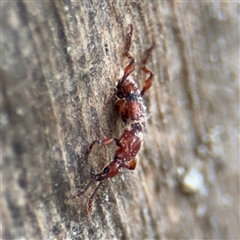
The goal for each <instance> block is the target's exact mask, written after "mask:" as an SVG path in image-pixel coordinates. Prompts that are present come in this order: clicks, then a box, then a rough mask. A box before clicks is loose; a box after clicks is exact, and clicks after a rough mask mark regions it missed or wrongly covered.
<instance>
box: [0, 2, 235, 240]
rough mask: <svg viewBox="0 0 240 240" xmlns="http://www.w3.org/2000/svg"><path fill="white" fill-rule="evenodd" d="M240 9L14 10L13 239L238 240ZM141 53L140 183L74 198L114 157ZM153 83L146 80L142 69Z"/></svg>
mask: <svg viewBox="0 0 240 240" xmlns="http://www.w3.org/2000/svg"><path fill="white" fill-rule="evenodd" d="M238 10H239V4H238V3H228V4H227V3H220V2H201V1H194V2H186V1H185V2H179V1H167V0H166V1H157V0H155V1H124V0H117V1H97V0H93V1H89V0H84V1H76V2H71V1H67V0H66V1H63V0H62V1H57V0H51V1H49V2H46V1H35V2H34V1H33V2H31V1H30V2H29V1H26V0H23V1H14V2H7V1H5V2H1V16H2V18H1V100H2V109H1V139H2V151H1V152H2V162H1V163H2V164H1V166H2V168H1V172H2V176H3V182H2V189H1V190H2V191H1V203H2V222H3V232H2V238H3V239H19V238H24V239H25V238H26V239H56V238H57V239H66V238H68V239H88V238H89V239H113V238H116V239H162V238H164V239H180V238H181V239H193V238H195V239H196V238H198V239H203V238H204V239H221V238H222V239H223V238H224V239H234V238H238V236H239V235H238V234H239V232H238V224H239V218H238V210H239V206H238V201H239V195H238V194H239V192H238V190H239V170H238V157H239V155H238V154H239V151H238V133H237V132H238V131H237V130H236V128H238V124H239V122H238V121H239V105H238V100H239V99H238V97H239V96H238V81H237V80H238V78H239V75H238V73H239V55H238V54H239V51H238V49H239V25H238V24H239V21H238V19H239V12H238ZM129 23H132V24H133V26H134V35H133V43H132V48H131V53H132V54H133V56H134V57H135V58H136V59H137V60H138V61H141V56H142V55H143V52H144V50H145V49H147V48H148V47H149V46H150V45H151V43H152V42H153V41H154V42H155V44H156V46H155V48H154V50H153V52H152V55H151V57H150V59H149V61H148V63H147V66H148V67H149V68H150V69H151V70H152V71H153V73H154V84H153V87H152V88H151V89H150V91H149V92H148V93H146V97H145V100H146V105H147V106H148V115H149V116H148V117H149V120H148V125H147V128H146V130H145V136H144V139H145V142H144V146H143V147H142V151H141V153H140V154H139V155H138V164H137V168H136V170H135V171H134V172H131V171H123V173H122V174H120V176H118V177H116V178H114V179H112V180H108V181H106V183H105V184H104V186H103V187H102V188H101V189H100V191H99V192H98V194H97V196H96V199H95V201H94V204H93V212H92V214H91V215H89V214H88V213H87V208H86V204H87V199H88V196H89V194H90V192H91V191H92V189H90V190H89V192H88V193H87V194H85V196H83V197H82V198H80V199H79V200H77V201H72V202H71V201H68V199H69V196H71V194H73V193H75V192H76V191H77V190H78V189H80V188H82V187H84V186H85V184H86V183H87V182H88V181H89V180H90V177H91V170H93V171H94V172H100V171H102V169H103V167H104V166H105V165H106V164H107V162H108V161H110V159H111V156H112V154H113V153H114V146H112V147H109V148H108V151H105V149H104V148H99V147H97V146H96V147H95V148H94V150H93V152H92V153H91V155H90V157H89V159H88V160H87V159H86V155H85V152H86V148H87V146H88V144H89V143H90V142H91V141H92V140H94V139H96V138H99V139H102V138H104V137H107V136H108V137H110V136H115V137H118V136H119V134H120V133H121V132H122V130H123V126H122V124H121V121H120V118H119V117H118V116H117V114H115V113H114V111H113V102H112V96H113V88H114V85H115V82H116V80H117V79H119V76H121V75H120V74H121V70H122V69H123V68H124V66H125V65H126V63H127V61H126V59H125V58H124V57H123V46H124V37H125V34H126V32H127V26H128V24H129ZM134 77H135V78H136V81H137V82H138V84H139V85H141V84H142V83H143V81H144V77H145V75H144V74H143V73H142V72H141V71H140V70H139V69H138V68H136V75H135V76H134Z"/></svg>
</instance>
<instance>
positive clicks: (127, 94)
mask: <svg viewBox="0 0 240 240" xmlns="http://www.w3.org/2000/svg"><path fill="white" fill-rule="evenodd" d="M132 33H133V25H132V24H129V32H128V34H127V36H126V43H125V47H124V55H125V56H126V57H127V58H128V59H129V63H128V65H127V66H126V67H125V70H124V74H123V77H122V78H121V79H120V80H119V82H118V84H117V86H116V89H115V94H114V95H115V106H116V110H117V111H118V112H119V113H120V115H121V118H122V121H123V122H124V124H125V129H124V131H123V133H122V135H121V136H120V138H119V139H117V138H106V139H103V140H95V141H93V142H92V143H91V144H90V145H89V147H88V150H87V155H89V154H90V152H91V150H92V148H93V146H94V145H95V144H96V143H98V144H99V145H104V146H106V145H108V144H110V143H112V142H114V143H115V144H116V146H117V147H118V148H117V150H116V151H115V154H114V157H113V160H112V161H111V162H110V164H109V165H108V166H106V167H105V168H104V169H103V171H102V172H101V173H98V174H95V175H93V176H92V179H91V181H90V182H89V183H88V184H87V185H86V186H85V188H83V189H82V190H80V191H78V192H77V193H76V194H75V195H73V196H72V197H71V198H72V199H74V198H76V197H80V196H82V195H83V194H84V193H85V192H86V191H87V190H88V188H89V187H90V186H91V185H92V184H93V183H94V182H99V184H98V185H97V187H96V188H95V190H94V191H93V193H92V195H91V196H90V198H89V201H88V212H91V210H92V202H93V199H94V196H95V195H96V192H97V190H98V189H99V187H100V186H101V185H102V183H103V181H104V180H106V179H108V178H112V177H115V176H116V175H117V174H118V173H119V172H120V171H121V169H122V168H126V169H129V170H134V169H135V167H136V155H137V154H138V152H139V150H140V148H141V144H142V140H143V129H144V127H145V126H146V107H145V105H144V102H143V95H144V93H145V92H146V91H147V90H148V89H149V88H150V87H151V85H152V81H153V73H152V72H151V71H150V70H149V69H148V68H147V67H146V66H142V67H141V69H142V70H143V71H144V72H145V73H146V74H148V77H147V78H146V80H145V82H144V85H143V88H142V90H141V91H140V89H139V88H138V86H137V84H136V83H135V82H134V80H133V79H132V78H130V77H129V75H130V74H131V73H132V72H133V71H134V66H135V59H134V58H133V56H132V55H131V54H130V52H129V50H130V47H131V40H132ZM153 46H154V44H153V45H152V46H151V47H150V48H149V49H147V51H146V53H145V59H144V60H143V61H142V64H145V63H146V60H147V58H148V55H149V53H150V52H151V50H152V48H153Z"/></svg>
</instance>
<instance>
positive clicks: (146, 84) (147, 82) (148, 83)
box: [141, 66, 153, 95]
mask: <svg viewBox="0 0 240 240" xmlns="http://www.w3.org/2000/svg"><path fill="white" fill-rule="evenodd" d="M141 69H142V70H143V71H144V72H145V73H147V74H149V76H148V78H147V79H146V80H145V82H144V85H143V89H142V91H141V95H143V94H144V93H145V92H146V91H147V90H148V89H149V88H150V87H151V86H152V79H153V73H152V72H151V71H150V70H149V69H148V68H146V67H145V66H144V67H142V68H141Z"/></svg>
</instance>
